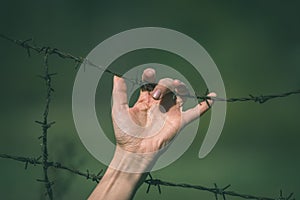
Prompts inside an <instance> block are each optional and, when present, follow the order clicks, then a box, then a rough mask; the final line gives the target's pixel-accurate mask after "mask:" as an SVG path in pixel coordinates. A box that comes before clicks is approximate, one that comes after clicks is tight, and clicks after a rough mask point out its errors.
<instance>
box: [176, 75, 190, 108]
mask: <svg viewBox="0 0 300 200" xmlns="http://www.w3.org/2000/svg"><path fill="white" fill-rule="evenodd" d="M174 85H175V93H176V96H177V99H176V101H177V102H176V104H177V105H179V106H180V107H181V106H182V105H183V104H184V102H185V101H186V98H187V96H188V95H189V91H188V89H187V87H186V85H185V84H184V83H183V82H181V81H179V80H174Z"/></svg>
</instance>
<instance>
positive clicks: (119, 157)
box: [109, 145, 157, 174]
mask: <svg viewBox="0 0 300 200" xmlns="http://www.w3.org/2000/svg"><path fill="white" fill-rule="evenodd" d="M156 160H157V153H156V152H154V153H135V152H130V151H126V150H124V149H123V148H122V147H120V146H118V145H117V146H116V150H115V153H114V157H113V159H112V161H111V162H110V165H109V168H111V169H114V170H117V171H122V172H127V173H134V174H143V173H145V172H149V171H151V169H152V167H153V165H154V164H155V162H156Z"/></svg>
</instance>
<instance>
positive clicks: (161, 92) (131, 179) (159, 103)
mask: <svg viewBox="0 0 300 200" xmlns="http://www.w3.org/2000/svg"><path fill="white" fill-rule="evenodd" d="M142 80H143V81H144V82H149V83H154V82H155V71H154V70H153V69H150V68H149V69H146V70H145V71H144V73H143V75H142ZM174 94H176V96H175V95H174ZM187 95H188V90H187V88H186V86H185V84H184V83H182V82H180V81H179V80H172V79H170V78H165V79H161V80H160V81H159V82H158V84H157V85H156V87H155V88H154V90H153V91H147V90H141V91H140V96H139V98H138V100H137V102H136V103H135V105H134V106H133V107H132V108H129V106H128V101H127V87H126V84H125V81H124V80H123V79H122V78H119V77H116V76H115V77H114V87H113V95H112V96H113V107H112V119H113V126H114V133H115V137H116V143H117V144H116V150H115V154H114V157H113V159H112V161H111V163H110V165H109V167H108V169H107V170H106V172H105V174H104V176H103V177H102V179H101V181H100V183H99V184H98V186H97V187H96V189H95V190H94V191H93V192H92V194H91V196H90V197H89V199H90V200H96V199H97V200H104V199H110V200H117V199H118V200H128V199H131V198H133V196H134V194H135V192H136V190H137V189H138V187H139V186H140V185H141V183H142V182H143V181H144V180H145V178H146V176H147V173H145V172H148V171H150V170H151V167H152V166H153V164H154V163H155V161H156V159H157V158H158V157H159V155H161V154H160V153H162V152H163V151H164V150H165V149H166V148H164V147H167V145H168V144H169V143H170V142H171V141H172V139H173V138H174V137H175V136H176V134H177V133H178V132H179V131H180V130H181V129H182V128H183V127H184V126H186V125H187V124H189V123H190V122H191V121H193V120H195V119H197V118H198V117H199V116H200V115H202V114H203V113H205V112H206V111H207V110H208V109H209V107H210V105H211V104H212V103H213V102H212V100H207V102H206V101H204V102H201V103H199V104H198V105H197V106H195V107H194V108H191V109H189V110H187V111H182V105H183V104H184V101H185V97H186V96H187ZM208 96H216V94H215V93H210V94H209V95H208ZM208 104H210V105H208ZM160 151H162V152H160Z"/></svg>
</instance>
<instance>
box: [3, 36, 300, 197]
mask: <svg viewBox="0 0 300 200" xmlns="http://www.w3.org/2000/svg"><path fill="white" fill-rule="evenodd" d="M0 37H1V38H4V39H6V40H8V41H10V42H12V43H14V44H16V45H18V46H20V47H23V48H25V49H26V51H27V54H28V56H31V50H32V51H35V52H37V53H38V54H43V55H44V73H43V75H40V76H39V77H40V78H42V79H43V80H44V81H45V85H46V103H45V107H44V111H43V120H42V121H35V122H36V123H38V124H39V125H40V126H41V128H42V135H41V136H40V137H39V139H41V140H42V154H41V155H40V156H38V157H23V156H13V155H8V154H0V158H4V159H11V160H14V161H18V162H23V163H25V169H27V168H28V165H29V164H31V165H34V166H37V165H41V166H42V168H43V175H44V177H43V179H37V181H39V182H43V183H44V185H45V189H46V196H48V197H49V199H50V200H53V199H54V197H53V190H52V185H53V184H54V182H53V181H50V179H49V175H48V169H49V168H55V169H60V170H65V171H69V172H70V173H72V174H76V175H79V176H82V177H85V178H86V179H88V180H92V181H94V182H97V183H98V182H99V181H100V180H101V178H102V173H103V170H100V172H98V173H97V174H93V173H90V172H89V170H86V172H83V171H80V170H77V169H73V168H70V167H67V166H65V165H63V164H62V163H59V162H54V161H50V160H49V159H48V146H47V145H48V131H49V128H50V127H51V126H52V125H54V124H55V121H53V122H49V120H48V115H49V109H50V103H51V99H52V93H53V92H54V89H53V88H52V77H53V76H54V75H56V74H57V73H50V72H49V65H48V58H49V56H50V55H57V56H58V57H60V58H63V59H69V60H73V61H75V64H76V66H75V68H78V66H79V64H81V63H84V64H85V63H87V64H89V65H90V66H93V67H96V68H99V69H100V70H103V71H104V72H106V73H109V74H112V75H116V76H122V75H121V74H118V73H115V72H113V71H111V70H109V69H104V68H103V67H101V66H97V65H95V64H93V63H92V62H91V61H89V60H87V59H85V58H82V57H78V56H74V55H72V54H70V53H66V52H63V51H60V50H58V49H57V48H51V47H39V46H37V45H34V44H30V43H29V42H32V39H29V40H16V39H12V38H10V37H7V36H5V35H3V34H0ZM123 78H125V79H127V80H129V81H131V82H132V83H134V84H139V85H140V86H142V85H144V84H145V83H143V82H142V81H140V80H133V79H129V78H126V77H124V76H123ZM295 94H300V89H298V90H294V91H290V92H285V93H280V94H272V95H260V96H253V95H249V97H243V98H227V99H225V98H220V97H207V96H197V95H196V96H188V97H191V98H197V99H199V100H205V101H207V100H208V99H212V100H215V101H226V102H238V101H240V102H245V101H253V102H258V103H265V102H267V101H268V100H270V99H274V98H283V97H287V96H290V95H295ZM145 183H146V184H148V188H147V193H148V192H149V190H150V187H151V186H157V187H158V191H159V193H161V186H168V187H180V188H188V189H196V190H201V191H207V192H210V193H213V194H214V197H215V199H216V200H218V196H221V197H222V198H223V199H224V200H225V199H226V196H235V197H240V198H243V199H255V200H293V199H294V198H293V199H292V197H293V193H290V194H289V195H288V196H283V192H282V190H280V195H279V197H278V198H269V197H258V196H254V195H246V194H242V193H238V192H234V191H228V190H227V189H228V188H229V187H230V185H227V186H226V187H223V188H221V187H218V186H217V184H214V187H212V188H210V187H205V186H201V185H191V184H186V183H172V182H168V181H164V180H161V179H153V177H152V176H151V174H150V173H149V179H147V180H145Z"/></svg>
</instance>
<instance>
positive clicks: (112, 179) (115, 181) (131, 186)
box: [89, 147, 154, 200]
mask: <svg viewBox="0 0 300 200" xmlns="http://www.w3.org/2000/svg"><path fill="white" fill-rule="evenodd" d="M153 162H154V159H152V158H149V157H145V156H142V157H141V156H140V155H136V154H131V153H125V154H124V152H123V151H120V149H119V148H118V147H117V149H116V152H115V155H114V157H113V159H112V161H111V163H110V166H109V167H108V168H107V170H106V172H105V174H104V176H103V177H102V179H101V181H100V183H99V184H98V185H97V187H96V188H95V189H94V191H93V192H92V194H91V196H90V197H89V200H103V199H105V200H106V199H109V200H115V199H118V200H128V199H132V198H133V196H134V194H135V192H136V191H137V189H138V188H139V186H140V185H141V184H142V183H143V182H144V180H145V179H146V177H147V173H146V172H145V171H149V170H150V168H151V167H152V165H153Z"/></svg>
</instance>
